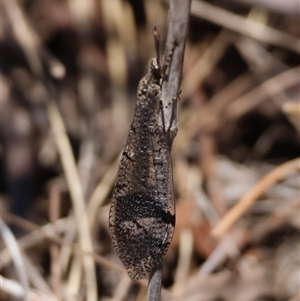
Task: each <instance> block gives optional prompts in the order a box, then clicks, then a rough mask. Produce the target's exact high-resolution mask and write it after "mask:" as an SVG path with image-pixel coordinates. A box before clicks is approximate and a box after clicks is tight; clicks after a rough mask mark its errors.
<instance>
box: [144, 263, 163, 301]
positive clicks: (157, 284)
mask: <svg viewBox="0 0 300 301" xmlns="http://www.w3.org/2000/svg"><path fill="white" fill-rule="evenodd" d="M162 270H163V268H162V262H160V263H159V264H158V265H157V266H155V267H154V269H153V270H152V272H151V274H150V276H149V285H148V292H147V301H159V300H160V294H161V281H162Z"/></svg>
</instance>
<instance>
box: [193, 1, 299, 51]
mask: <svg viewBox="0 0 300 301" xmlns="http://www.w3.org/2000/svg"><path fill="white" fill-rule="evenodd" d="M192 14H193V15H195V16H197V17H199V18H203V19H205V20H208V21H210V22H213V23H216V24H218V25H220V26H222V27H226V28H228V29H231V30H234V31H237V32H239V33H241V34H243V35H247V36H250V37H252V38H254V39H257V40H259V41H261V42H264V43H269V44H272V45H276V46H279V47H282V48H287V49H289V50H292V51H294V52H296V53H300V40H299V39H298V38H296V37H293V36H291V35H289V34H286V33H284V32H281V31H279V30H276V29H274V28H271V27H269V26H266V25H264V24H261V23H258V22H255V21H253V20H249V19H246V18H243V17H241V16H238V15H236V14H233V13H231V12H229V11H226V10H224V9H221V8H218V7H217V6H214V5H211V4H209V3H207V2H202V1H195V0H193V2H192Z"/></svg>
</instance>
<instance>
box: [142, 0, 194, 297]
mask: <svg viewBox="0 0 300 301" xmlns="http://www.w3.org/2000/svg"><path fill="white" fill-rule="evenodd" d="M190 3H191V1H190V0H186V1H182V0H171V1H170V4H169V15H168V33H167V39H166V45H165V54H164V57H165V59H168V58H169V55H170V53H171V52H172V49H174V46H175V47H176V49H175V51H174V53H173V54H172V57H171V58H170V59H171V61H170V62H169V63H170V66H168V69H169V70H167V77H165V78H164V81H163V84H162V105H163V116H164V125H165V130H166V132H167V134H168V137H169V141H168V142H169V145H170V147H171V145H172V143H173V139H174V138H175V136H176V133H177V129H178V124H177V103H178V96H179V87H180V82H181V75H182V65H183V56H184V50H185V42H186V37H187V32H188V25H189V16H190ZM161 282H162V263H159V264H158V265H157V266H156V267H155V268H154V270H153V271H152V272H151V274H150V277H149V286H148V293H147V300H148V301H159V300H160V299H161Z"/></svg>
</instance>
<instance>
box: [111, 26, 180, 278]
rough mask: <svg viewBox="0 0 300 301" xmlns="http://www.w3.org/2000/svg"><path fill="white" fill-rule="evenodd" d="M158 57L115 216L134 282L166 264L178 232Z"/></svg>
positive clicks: (116, 237)
mask: <svg viewBox="0 0 300 301" xmlns="http://www.w3.org/2000/svg"><path fill="white" fill-rule="evenodd" d="M154 37H155V42H156V51H157V57H156V58H152V59H151V60H150V63H149V70H148V72H147V74H146V75H145V76H144V77H143V78H142V79H141V80H140V83H139V85H138V90H137V104H136V109H135V113H134V117H133V121H132V124H131V126H130V131H129V134H128V137H127V140H126V142H125V146H124V149H123V152H122V156H121V161H120V166H119V171H118V175H117V180H116V183H115V187H114V191H113V196H112V202H111V207H110V213H109V229H110V232H111V236H112V243H113V246H114V248H115V250H116V252H117V254H118V256H119V258H120V260H121V261H122V263H123V264H124V266H125V268H126V270H127V272H128V274H129V276H130V277H131V278H132V279H141V278H146V277H148V276H149V274H150V272H151V270H152V269H153V268H154V266H156V265H157V264H159V263H160V262H161V261H162V258H163V256H164V255H165V253H166V252H167V250H168V248H169V245H170V243H171V240H172V237H173V233H174V228H175V203H174V191H173V173H172V162H171V149H170V143H168V137H167V136H168V133H167V131H166V127H165V122H164V114H163V108H162V104H161V103H162V102H161V87H162V82H163V79H164V74H165V71H166V69H167V67H168V66H167V64H168V62H169V63H170V61H171V57H172V55H173V52H174V49H175V46H176V45H175V43H174V47H173V49H172V51H171V52H172V53H170V55H169V58H168V59H167V61H166V64H165V65H164V66H163V67H161V66H160V61H159V51H158V49H159V38H158V35H157V31H156V26H155V27H154Z"/></svg>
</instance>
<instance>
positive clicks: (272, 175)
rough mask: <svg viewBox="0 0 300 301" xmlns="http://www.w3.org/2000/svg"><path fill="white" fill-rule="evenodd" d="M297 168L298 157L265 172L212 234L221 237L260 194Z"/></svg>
mask: <svg viewBox="0 0 300 301" xmlns="http://www.w3.org/2000/svg"><path fill="white" fill-rule="evenodd" d="M297 170H300V158H297V159H294V160H291V161H288V162H286V163H284V164H281V165H279V166H278V167H276V168H275V169H273V170H272V171H270V172H269V173H268V174H266V175H265V176H264V177H263V178H262V179H261V180H260V181H259V182H258V183H257V184H256V185H255V186H254V187H253V188H252V189H251V190H250V191H249V192H248V193H246V194H245V195H244V196H243V197H242V198H241V200H240V201H239V202H238V203H237V204H236V205H235V206H234V207H233V208H231V209H230V210H229V211H228V212H227V214H226V215H225V216H224V217H223V218H222V220H221V221H220V222H219V223H218V224H217V225H216V226H215V228H214V229H213V231H212V235H213V236H215V237H218V238H220V237H222V236H223V235H224V234H225V233H226V232H227V231H228V230H229V229H230V228H231V227H232V225H233V224H234V223H235V222H236V221H237V220H238V219H239V218H240V217H241V216H242V215H243V214H244V213H245V212H246V211H247V210H248V209H249V207H250V206H251V205H252V204H253V203H254V202H255V201H256V200H257V199H258V197H259V196H261V195H262V194H263V193H264V192H265V191H266V190H267V189H268V188H270V187H271V186H272V185H273V184H274V183H276V182H278V181H280V180H281V179H283V178H284V177H286V176H287V175H289V174H291V173H293V172H295V171H297Z"/></svg>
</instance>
